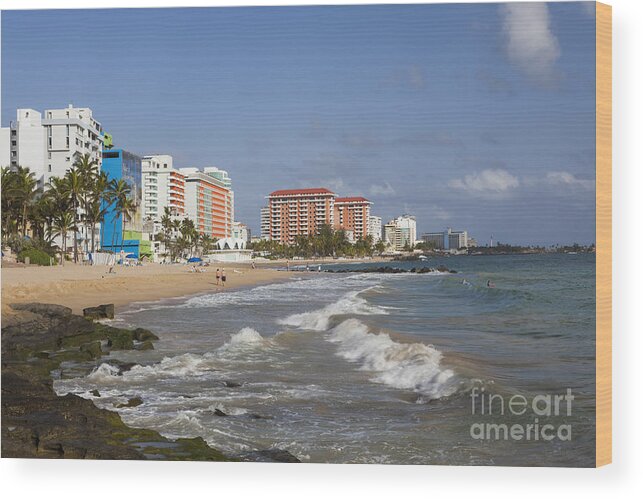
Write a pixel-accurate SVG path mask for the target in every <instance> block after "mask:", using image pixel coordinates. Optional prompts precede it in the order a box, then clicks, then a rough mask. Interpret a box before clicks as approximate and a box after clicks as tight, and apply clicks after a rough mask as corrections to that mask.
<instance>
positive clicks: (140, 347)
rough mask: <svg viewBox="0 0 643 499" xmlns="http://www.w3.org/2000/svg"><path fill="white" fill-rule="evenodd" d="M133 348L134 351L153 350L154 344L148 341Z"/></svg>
mask: <svg viewBox="0 0 643 499" xmlns="http://www.w3.org/2000/svg"><path fill="white" fill-rule="evenodd" d="M134 348H136V350H154V344H153V343H152V342H151V341H149V340H148V341H144V342H142V343H139V344H138V345H135V346H134Z"/></svg>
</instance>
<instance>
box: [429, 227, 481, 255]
mask: <svg viewBox="0 0 643 499" xmlns="http://www.w3.org/2000/svg"><path fill="white" fill-rule="evenodd" d="M422 240H423V241H424V242H426V243H429V244H430V245H431V246H433V247H434V248H435V249H438V250H447V251H449V250H458V249H461V248H468V247H469V241H470V240H469V235H468V234H467V231H466V230H463V231H455V230H452V229H451V228H450V227H449V228H448V229H447V230H445V231H443V232H428V233H426V234H422Z"/></svg>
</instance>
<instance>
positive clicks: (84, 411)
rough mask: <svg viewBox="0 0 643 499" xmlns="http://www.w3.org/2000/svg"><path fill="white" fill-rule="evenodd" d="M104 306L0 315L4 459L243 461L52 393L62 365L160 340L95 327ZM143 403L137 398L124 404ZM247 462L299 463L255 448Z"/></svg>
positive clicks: (35, 307)
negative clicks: (80, 310) (135, 425)
mask: <svg viewBox="0 0 643 499" xmlns="http://www.w3.org/2000/svg"><path fill="white" fill-rule="evenodd" d="M101 307H104V306H101ZM101 307H93V308H92V309H88V310H86V315H87V317H81V316H78V315H74V314H72V312H71V309H69V308H67V307H63V306H60V305H52V304H42V303H24V304H14V305H12V306H11V308H12V309H13V310H14V311H15V314H13V315H11V316H8V317H6V318H3V327H2V446H1V451H2V457H3V458H71V459H155V460H159V459H160V460H198V461H239V460H244V459H237V458H234V457H230V456H226V455H224V454H223V453H222V452H220V451H218V450H216V449H213V448H211V447H209V446H208V445H207V443H206V442H205V441H204V440H203V439H202V438H200V437H196V438H179V439H176V440H171V439H168V438H166V437H163V436H162V435H160V434H159V433H158V432H156V431H153V430H147V429H137V428H131V427H129V426H127V425H126V424H125V423H123V421H122V420H121V417H120V416H119V414H118V413H116V412H112V411H109V410H106V409H99V408H98V407H96V406H95V405H94V403H93V402H92V401H91V400H87V399H84V398H82V397H79V396H77V395H73V394H67V395H65V396H58V395H56V393H55V391H54V389H53V379H52V373H53V375H56V373H60V370H61V368H63V367H64V366H67V365H77V364H82V363H91V362H92V361H94V362H95V361H96V360H98V359H102V358H103V357H104V356H109V352H110V351H112V350H131V349H138V350H143V349H153V348H154V345H153V342H154V341H156V340H158V338H157V337H156V336H155V335H154V334H153V333H152V332H150V331H148V330H146V329H142V328H137V329H131V330H130V329H121V328H115V327H111V326H108V325H105V324H101V323H98V322H95V321H94V319H97V318H101V317H103V316H104V315H103V314H108V315H109V313H110V308H109V306H106V307H105V308H101ZM111 311H113V308H112V309H111ZM112 313H113V312H112ZM108 315H107V316H108ZM125 368H126V366H125ZM98 395H99V394H98ZM141 403H142V400H141V399H140V398H138V397H134V398H132V399H130V400H129V401H128V402H127V403H126V404H125V405H127V406H129V407H134V406H136V405H139V404H141ZM249 460H255V461H272V462H275V461H277V462H298V460H297V459H296V458H295V457H294V456H292V455H291V454H290V453H288V452H287V451H283V450H281V449H268V450H264V451H259V452H258V453H257V455H256V456H254V458H253V459H249Z"/></svg>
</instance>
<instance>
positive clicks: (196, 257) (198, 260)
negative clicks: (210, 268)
mask: <svg viewBox="0 0 643 499" xmlns="http://www.w3.org/2000/svg"><path fill="white" fill-rule="evenodd" d="M202 261H203V260H201V259H200V258H199V257H198V256H193V257H192V258H190V259H189V260H188V263H194V262H202Z"/></svg>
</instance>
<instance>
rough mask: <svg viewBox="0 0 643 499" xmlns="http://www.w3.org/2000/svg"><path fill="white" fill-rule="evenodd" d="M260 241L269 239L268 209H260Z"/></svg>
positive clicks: (267, 207)
mask: <svg viewBox="0 0 643 499" xmlns="http://www.w3.org/2000/svg"><path fill="white" fill-rule="evenodd" d="M261 239H270V207H269V206H264V207H263V208H261Z"/></svg>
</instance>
